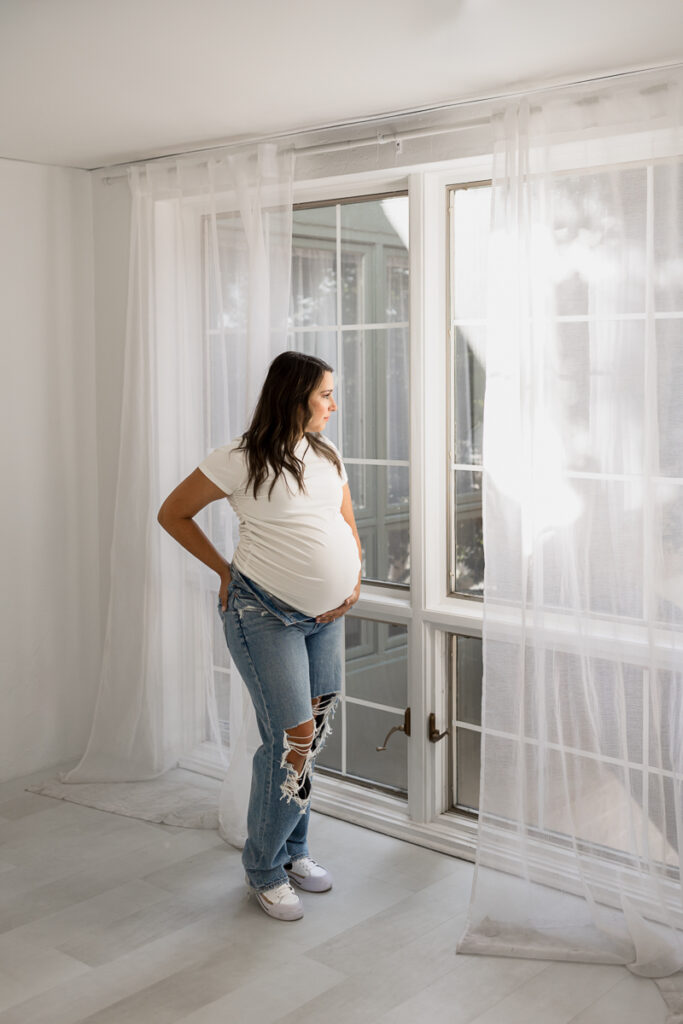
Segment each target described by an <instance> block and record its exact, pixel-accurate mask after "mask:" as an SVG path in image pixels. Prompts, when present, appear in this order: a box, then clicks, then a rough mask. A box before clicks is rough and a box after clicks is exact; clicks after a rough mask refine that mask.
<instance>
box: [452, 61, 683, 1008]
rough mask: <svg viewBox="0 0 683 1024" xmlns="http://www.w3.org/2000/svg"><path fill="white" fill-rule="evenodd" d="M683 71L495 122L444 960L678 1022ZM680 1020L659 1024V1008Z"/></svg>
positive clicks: (682, 808)
mask: <svg viewBox="0 0 683 1024" xmlns="http://www.w3.org/2000/svg"><path fill="white" fill-rule="evenodd" d="M681 84H682V82H681V77H680V74H672V75H661V74H660V75H655V76H653V75H650V76H642V77H639V76H633V78H631V79H628V80H625V81H623V82H614V83H607V84H600V83H599V84H597V85H594V86H593V87H583V88H580V89H579V88H576V89H569V90H566V91H554V92H552V93H550V92H549V93H547V94H546V95H535V96H534V97H532V98H530V99H528V100H521V101H517V102H514V103H510V104H508V105H507V106H505V107H504V108H503V109H501V110H500V112H499V113H498V115H497V116H496V118H495V121H494V124H495V129H496V143H495V151H494V169H493V182H492V225H491V237H490V248H489V257H488V289H487V294H488V299H487V306H488V309H487V328H486V330H487V339H486V354H485V362H486V380H487V385H486V395H485V411H484V442H483V471H484V483H483V489H484V546H485V558H486V569H485V596H484V627H483V653H484V699H483V725H482V775H481V792H480V806H479V840H478V853H477V866H476V872H475V881H474V887H473V894H472V902H471V907H470V914H469V922H468V926H467V930H466V933H465V936H464V937H463V939H462V940H461V942H460V945H459V950H460V951H461V952H479V953H485V954H498V955H507V956H522V957H541V958H547V959H560V960H587V961H598V962H603V963H614V964H626V965H627V966H628V967H629V968H630V970H631V971H633V972H635V973H637V974H640V975H644V976H647V977H653V978H658V979H662V980H661V981H660V987H661V989H662V992H663V994H664V996H665V998H666V999H667V1001H668V1003H669V1007H670V1010H671V1013H672V1014H673V1016H672V1017H671V1018H670V1020H672V1021H673V1020H677V1021H678V1020H683V1016H682V1015H683V974H681V973H680V971H681V969H682V968H683V932H682V931H681V928H683V898H682V892H681V878H680V850H681V841H682V839H683V330H682V326H683V263H682V258H683V257H682V253H681V237H682V235H683V208H682V204H683V159H682V155H683V147H682V145H681V143H682V141H683V133H682V130H681V129H682V124H683V123H682V120H681V112H682V109H683V107H682V95H683V94H682V91H681ZM676 1014H678V1015H676Z"/></svg>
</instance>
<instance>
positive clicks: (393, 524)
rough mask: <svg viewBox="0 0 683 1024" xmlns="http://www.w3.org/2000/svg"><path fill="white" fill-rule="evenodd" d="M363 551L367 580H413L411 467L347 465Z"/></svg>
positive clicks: (405, 582) (386, 581)
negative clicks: (409, 493)
mask: <svg viewBox="0 0 683 1024" xmlns="http://www.w3.org/2000/svg"><path fill="white" fill-rule="evenodd" d="M346 468H347V470H348V474H349V487H350V490H351V496H352V498H353V508H354V515H355V518H356V525H357V526H358V534H359V536H360V539H361V547H362V550H363V570H362V572H363V577H364V578H366V579H369V580H378V581H380V582H383V583H401V584H407V583H409V581H410V551H409V517H408V506H409V502H408V484H409V471H408V467H407V466H406V467H402V466H392V467H386V466H363V465H358V464H354V463H348V462H347V463H346Z"/></svg>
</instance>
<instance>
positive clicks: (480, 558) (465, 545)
mask: <svg viewBox="0 0 683 1024" xmlns="http://www.w3.org/2000/svg"><path fill="white" fill-rule="evenodd" d="M454 477H455V538H454V540H455V590H456V591H457V592H458V593H459V594H475V595H477V596H481V595H482V594H483V593H484V532H483V522H482V504H481V485H482V475H481V473H480V472H470V471H469V470H465V469H458V470H456V471H455V474H454Z"/></svg>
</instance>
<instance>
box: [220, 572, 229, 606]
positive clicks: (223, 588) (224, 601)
mask: <svg viewBox="0 0 683 1024" xmlns="http://www.w3.org/2000/svg"><path fill="white" fill-rule="evenodd" d="M231 579H232V576H231V575H230V571H229V570H228V572H225V573H222V574H221V585H220V587H219V588H218V597H219V598H220V602H221V608H222V609H223V611H224V612H225V611H227V610H228V587H229V586H230V580H231Z"/></svg>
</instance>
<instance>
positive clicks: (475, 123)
mask: <svg viewBox="0 0 683 1024" xmlns="http://www.w3.org/2000/svg"><path fill="white" fill-rule="evenodd" d="M675 69H683V62H680V61H677V62H675V63H674V64H663V65H660V66H659V67H657V66H655V67H648V68H640V69H638V70H635V71H634V70H632V71H616V72H613V73H611V74H606V75H598V76H596V77H594V78H583V79H580V80H577V81H573V82H563V83H559V84H556V85H540V86H537V87H536V88H534V89H522V90H517V91H515V92H506V93H498V94H496V95H494V96H486V97H480V98H473V99H467V100H457V101H456V102H451V103H440V104H435V105H433V106H430V107H414V108H412V109H407V110H398V111H393V112H391V113H388V114H375V115H372V116H371V117H367V118H358V119H357V120H355V121H341V122H338V123H336V124H328V125H318V126H317V127H315V128H298V129H294V130H293V131H290V132H283V133H281V134H279V135H264V136H260V137H256V138H252V139H243V140H241V141H239V142H225V143H217V144H216V145H215V146H204V147H200V148H199V149H189V150H184V151H180V152H178V153H167V154H164V155H160V156H151V157H146V158H145V157H143V158H141V159H139V160H130V161H127V162H125V163H123V164H109V165H104V166H102V167H92V168H91V172H92V171H102V170H106V169H107V167H125V168H128V167H132V166H135V165H137V164H147V163H154V162H156V161H161V160H173V159H175V158H180V157H184V156H195V155H198V154H199V153H212V152H215V151H217V150H229V149H241V148H244V147H245V146H250V145H251V146H256V145H258V144H260V143H263V142H279V141H282V140H284V139H288V138H296V137H297V136H299V135H309V134H313V133H315V132H323V131H332V130H333V129H335V128H353V127H356V126H360V125H362V124H371V123H372V122H373V121H387V120H390V119H393V118H399V117H408V116H411V115H413V116H414V115H417V114H432V113H439V112H442V111H447V110H456V109H459V108H461V107H466V106H473V105H474V104H483V103H493V102H499V101H500V100H504V99H514V98H515V97H517V96H533V95H534V94H536V93H541V92H542V93H545V92H554V91H555V90H558V89H569V88H572V87H575V86H580V85H592V84H598V83H599V82H606V81H610V80H612V79H617V78H627V77H629V76H636V75H643V74H648V73H654V72H657V71H661V72H665V71H672V70H675ZM488 123H489V118H484V119H479V120H472V121H464V122H462V124H460V125H451V126H449V127H448V128H435V129H430V128H426V129H421V130H419V131H415V132H404V133H399V135H398V136H396V135H392V134H388V133H386V132H384V131H379V132H377V134H376V135H375V136H371V137H368V138H365V139H349V140H345V141H342V142H330V143H328V144H324V145H319V146H303V147H301V148H299V149H297V148H296V146H295V147H294V152H295V153H297V154H299V153H300V154H306V155H308V156H313V155H316V154H318V153H332V152H339V151H341V150H347V149H356V148H359V147H361V146H374V145H378V144H379V145H385V144H386V143H389V142H395V143H396V145H397V149H398V152H400V148H399V147H400V144H401V142H402V141H407V140H409V139H415V138H425V137H427V136H429V135H443V134H446V133H449V132H455V131H460V130H462V129H466V128H475V127H481V126H484V125H486V124H488ZM127 176H128V172H127V170H125V171H122V172H121V173H119V174H111V175H107V176H106V177H104V178H103V179H102V181H103V183H104V184H106V185H109V184H111V182H113V181H117V180H118V179H120V178H125V177H127Z"/></svg>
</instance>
